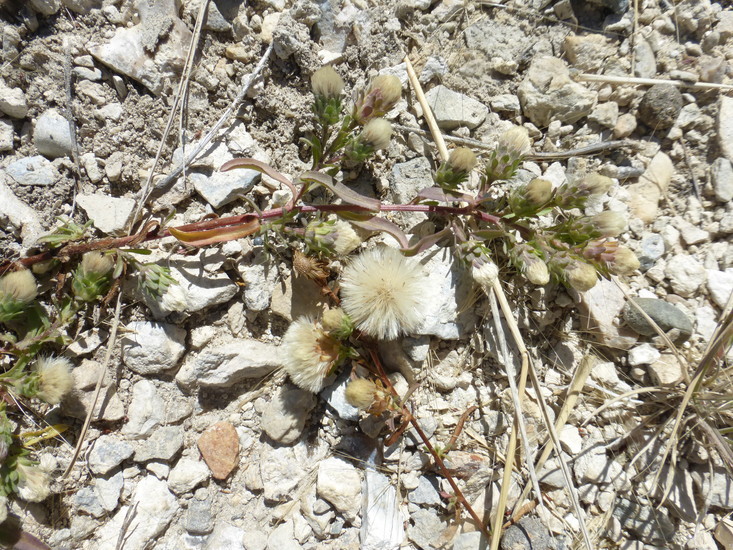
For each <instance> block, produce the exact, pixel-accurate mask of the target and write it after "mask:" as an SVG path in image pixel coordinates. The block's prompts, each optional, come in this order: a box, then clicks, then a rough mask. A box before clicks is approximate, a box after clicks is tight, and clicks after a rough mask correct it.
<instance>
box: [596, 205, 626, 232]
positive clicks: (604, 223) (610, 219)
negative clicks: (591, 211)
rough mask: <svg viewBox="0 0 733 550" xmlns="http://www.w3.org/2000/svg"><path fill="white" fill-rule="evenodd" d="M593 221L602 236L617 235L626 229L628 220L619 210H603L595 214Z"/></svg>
mask: <svg viewBox="0 0 733 550" xmlns="http://www.w3.org/2000/svg"><path fill="white" fill-rule="evenodd" d="M591 221H592V224H593V226H594V228H595V230H596V231H597V232H598V233H599V234H600V235H601V236H602V237H617V236H618V235H620V234H621V233H623V232H624V231H625V230H626V220H625V219H624V217H623V216H622V215H621V214H619V213H618V212H610V211H606V212H601V213H600V214H596V215H595V216H593V218H591Z"/></svg>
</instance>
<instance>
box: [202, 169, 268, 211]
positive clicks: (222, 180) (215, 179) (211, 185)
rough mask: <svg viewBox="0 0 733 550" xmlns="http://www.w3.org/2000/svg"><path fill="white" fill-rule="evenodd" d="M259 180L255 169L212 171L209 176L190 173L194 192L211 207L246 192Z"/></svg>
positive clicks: (219, 205) (221, 204)
mask: <svg viewBox="0 0 733 550" xmlns="http://www.w3.org/2000/svg"><path fill="white" fill-rule="evenodd" d="M259 180H260V173H259V172H257V171H255V170H249V169H237V170H231V171H229V172H218V171H217V172H213V173H212V174H211V176H206V175H204V174H199V173H193V174H191V181H193V187H194V189H196V192H197V193H198V194H199V195H201V196H202V197H203V198H204V200H206V202H208V203H209V204H210V205H211V206H212V207H213V208H221V207H222V206H224V205H225V204H228V203H230V202H232V201H234V200H236V199H238V198H239V197H241V196H242V195H244V194H246V193H247V192H248V191H249V190H250V189H252V187H254V186H255V184H256V183H257V182H258V181H259Z"/></svg>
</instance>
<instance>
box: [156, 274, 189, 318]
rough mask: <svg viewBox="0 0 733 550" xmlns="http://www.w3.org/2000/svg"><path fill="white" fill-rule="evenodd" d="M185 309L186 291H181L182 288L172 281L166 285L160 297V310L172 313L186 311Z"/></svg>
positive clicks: (186, 303)
mask: <svg viewBox="0 0 733 550" xmlns="http://www.w3.org/2000/svg"><path fill="white" fill-rule="evenodd" d="M187 307H188V298H187V296H186V291H185V290H183V287H182V286H181V285H180V284H179V283H178V282H177V281H175V280H174V281H173V282H172V283H170V284H169V285H168V287H167V288H166V289H165V292H164V293H163V295H162V296H161V297H160V308H161V309H162V310H163V311H167V312H172V311H186V308H187Z"/></svg>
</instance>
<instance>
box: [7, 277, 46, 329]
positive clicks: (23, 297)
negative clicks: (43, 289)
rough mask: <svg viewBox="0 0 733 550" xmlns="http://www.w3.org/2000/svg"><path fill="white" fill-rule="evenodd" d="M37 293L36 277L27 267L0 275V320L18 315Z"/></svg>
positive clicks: (9, 319) (10, 318) (8, 319)
mask: <svg viewBox="0 0 733 550" xmlns="http://www.w3.org/2000/svg"><path fill="white" fill-rule="evenodd" d="M37 294H38V290H37V288H36V279H35V278H34V277H33V274H32V273H31V272H30V271H29V270H27V269H23V270H21V271H14V272H13V273H7V274H6V275H3V276H2V277H0V322H8V321H11V320H12V319H14V318H16V317H18V316H19V315H20V314H21V313H22V312H23V310H25V308H26V306H28V304H30V303H31V302H32V301H33V300H35V298H36V295H37Z"/></svg>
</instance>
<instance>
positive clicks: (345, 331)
mask: <svg viewBox="0 0 733 550" xmlns="http://www.w3.org/2000/svg"><path fill="white" fill-rule="evenodd" d="M321 324H322V325H323V330H325V331H326V332H328V333H329V334H330V335H331V336H333V337H334V338H336V339H337V340H346V339H347V338H348V337H349V336H351V333H352V332H354V323H353V321H352V320H351V318H350V317H349V316H348V315H346V313H345V312H344V310H343V309H341V308H340V307H337V308H334V309H328V310H326V312H325V313H324V314H323V317H322V318H321Z"/></svg>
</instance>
